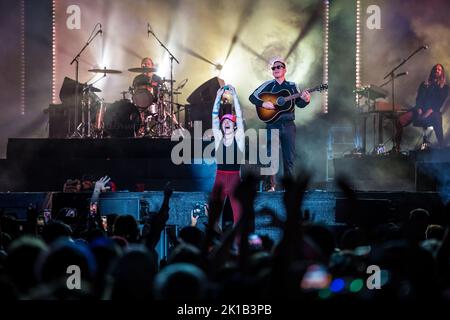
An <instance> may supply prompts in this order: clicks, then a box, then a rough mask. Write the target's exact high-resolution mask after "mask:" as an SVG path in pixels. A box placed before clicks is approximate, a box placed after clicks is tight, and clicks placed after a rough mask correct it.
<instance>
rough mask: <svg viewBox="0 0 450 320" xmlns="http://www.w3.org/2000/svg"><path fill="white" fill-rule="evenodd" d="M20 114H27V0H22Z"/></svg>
mask: <svg viewBox="0 0 450 320" xmlns="http://www.w3.org/2000/svg"><path fill="white" fill-rule="evenodd" d="M20 114H21V115H24V114H25V0H21V1H20Z"/></svg>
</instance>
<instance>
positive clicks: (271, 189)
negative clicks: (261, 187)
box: [266, 187, 275, 192]
mask: <svg viewBox="0 0 450 320" xmlns="http://www.w3.org/2000/svg"><path fill="white" fill-rule="evenodd" d="M266 191H267V192H275V187H270V188H269V189H267V190H266Z"/></svg>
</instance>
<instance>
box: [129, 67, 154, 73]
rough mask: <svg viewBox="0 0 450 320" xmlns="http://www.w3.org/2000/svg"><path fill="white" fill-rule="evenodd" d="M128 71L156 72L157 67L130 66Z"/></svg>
mask: <svg viewBox="0 0 450 320" xmlns="http://www.w3.org/2000/svg"><path fill="white" fill-rule="evenodd" d="M128 71H130V72H139V73H148V72H156V71H157V69H156V68H145V67H141V68H130V69H128Z"/></svg>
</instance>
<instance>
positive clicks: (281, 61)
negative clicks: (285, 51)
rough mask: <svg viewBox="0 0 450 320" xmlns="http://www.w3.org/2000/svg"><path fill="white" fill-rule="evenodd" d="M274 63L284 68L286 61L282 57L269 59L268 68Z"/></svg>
mask: <svg viewBox="0 0 450 320" xmlns="http://www.w3.org/2000/svg"><path fill="white" fill-rule="evenodd" d="M275 62H280V63H282V64H283V65H284V67H286V61H285V60H284V59H283V58H282V57H273V58H272V59H270V66H271V67H273V65H274V64H275Z"/></svg>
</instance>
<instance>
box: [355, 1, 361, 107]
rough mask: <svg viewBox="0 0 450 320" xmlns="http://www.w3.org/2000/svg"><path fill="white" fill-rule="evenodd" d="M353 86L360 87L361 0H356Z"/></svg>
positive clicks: (357, 103)
mask: <svg viewBox="0 0 450 320" xmlns="http://www.w3.org/2000/svg"><path fill="white" fill-rule="evenodd" d="M355 73H356V74H355V79H356V81H355V88H359V87H361V1H360V0H357V1H356V50H355ZM355 101H356V105H357V106H358V105H359V96H358V93H355Z"/></svg>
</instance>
